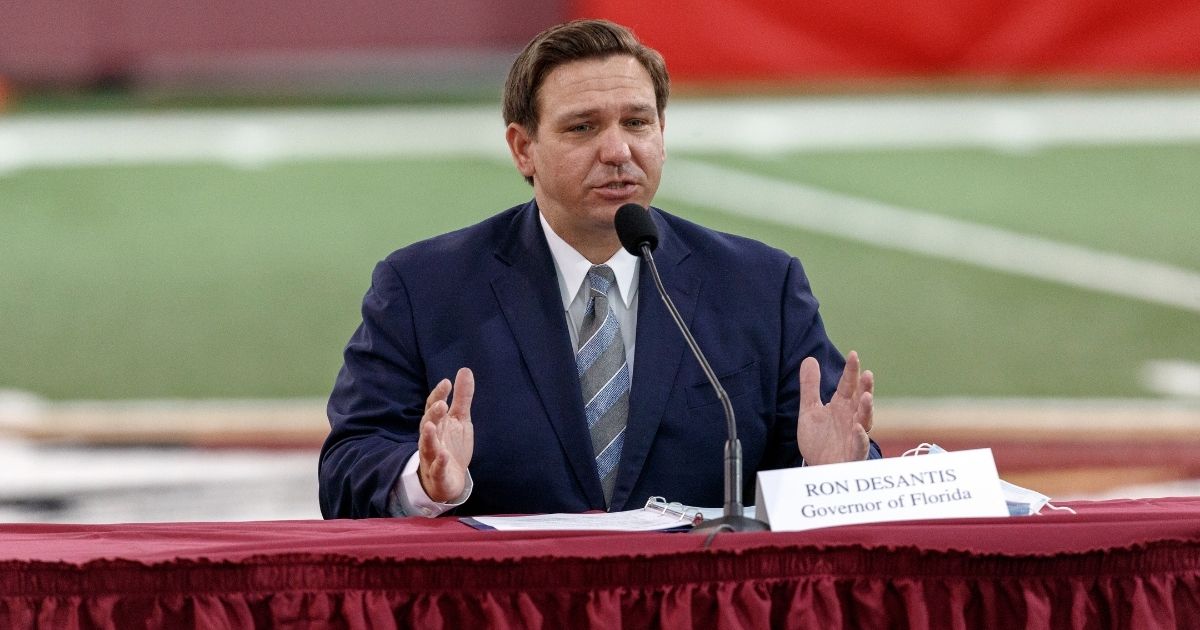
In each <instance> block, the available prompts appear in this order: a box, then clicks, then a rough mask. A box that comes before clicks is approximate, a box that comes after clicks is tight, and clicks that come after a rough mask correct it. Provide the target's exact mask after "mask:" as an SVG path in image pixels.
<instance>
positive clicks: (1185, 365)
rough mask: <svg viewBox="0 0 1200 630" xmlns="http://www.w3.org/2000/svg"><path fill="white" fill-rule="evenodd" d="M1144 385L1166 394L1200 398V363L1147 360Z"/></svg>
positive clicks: (1148, 388)
mask: <svg viewBox="0 0 1200 630" xmlns="http://www.w3.org/2000/svg"><path fill="white" fill-rule="evenodd" d="M1142 386H1144V387H1145V388H1146V389H1147V390H1148V391H1151V392H1154V393H1156V394H1162V395H1164V396H1177V397H1179V398H1192V399H1196V400H1200V363H1194V362H1192V361H1180V360H1166V359H1163V360H1159V361H1147V362H1146V363H1145V364H1144V365H1142Z"/></svg>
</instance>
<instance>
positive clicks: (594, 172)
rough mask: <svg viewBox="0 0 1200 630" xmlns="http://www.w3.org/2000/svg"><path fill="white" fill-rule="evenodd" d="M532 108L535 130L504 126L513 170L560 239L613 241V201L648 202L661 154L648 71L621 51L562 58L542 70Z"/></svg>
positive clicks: (594, 243)
mask: <svg viewBox="0 0 1200 630" xmlns="http://www.w3.org/2000/svg"><path fill="white" fill-rule="evenodd" d="M538 112H539V123H538V127H537V133H536V134H533V133H529V130H527V129H524V128H522V127H521V126H520V125H517V124H515V123H514V124H511V125H509V128H508V131H507V134H506V137H507V139H508V144H509V148H510V149H511V150H512V154H513V161H514V162H515V163H516V165H517V170H519V171H520V172H521V174H522V175H525V176H527V177H532V178H533V192H534V197H535V198H536V199H537V202H538V206H539V207H540V208H541V210H542V213H544V214H545V215H546V220H547V221H548V222H549V223H550V226H551V227H552V228H554V231H555V232H556V233H558V235H559V236H562V237H563V240H565V241H567V242H568V243H570V244H571V245H573V246H574V247H575V248H576V249H577V250H579V251H580V252H581V253H583V254H584V255H585V256H587V255H588V254H589V252H588V251H585V248H592V249H596V248H599V249H601V250H602V249H605V248H607V247H609V246H610V245H615V244H616V242H617V241H616V232H615V231H614V229H613V216H614V215H615V214H616V211H617V208H619V207H621V206H622V205H624V204H626V203H631V202H632V203H637V204H640V205H643V206H647V205H649V204H650V201H651V199H653V198H654V193H655V192H656V191H657V190H658V182H659V178H660V177H661V175H662V165H663V160H664V159H666V151H665V149H664V147H663V124H664V121H663V120H662V119H661V118H660V117H659V115H658V110H657V108H656V105H655V98H654V84H653V83H652V82H651V80H650V75H649V73H647V72H646V69H645V68H643V67H642V65H641V64H640V63H638V61H637V60H636V59H634V58H633V57H631V56H627V55H619V56H613V57H608V58H605V59H585V60H581V61H573V62H570V63H566V64H563V65H561V66H558V67H557V68H555V69H554V70H551V71H550V73H549V74H548V75H546V78H545V80H544V81H543V83H542V86H541V89H540V90H539V91H538ZM612 251H615V249H613V250H612ZM610 254H611V252H610Z"/></svg>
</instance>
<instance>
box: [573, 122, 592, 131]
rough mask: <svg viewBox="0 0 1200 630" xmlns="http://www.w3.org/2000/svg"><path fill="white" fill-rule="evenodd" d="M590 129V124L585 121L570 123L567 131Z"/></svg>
mask: <svg viewBox="0 0 1200 630" xmlns="http://www.w3.org/2000/svg"><path fill="white" fill-rule="evenodd" d="M591 130H592V126H591V125H589V124H587V123H579V124H578V125H572V126H571V127H569V128H568V129H567V131H576V132H585V131H591Z"/></svg>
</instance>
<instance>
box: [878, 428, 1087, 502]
mask: <svg viewBox="0 0 1200 630" xmlns="http://www.w3.org/2000/svg"><path fill="white" fill-rule="evenodd" d="M945 452H946V449H944V448H942V447H940V446H938V445H937V444H929V443H924V444H921V445H919V446H917V447H916V448H914V449H910V450H908V451H905V452H904V454H902V455H900V457H907V456H910V455H936V454H938V453H945ZM1000 489H1001V490H1002V491H1003V492H1004V502H1005V503H1006V504H1008V515H1009V516H1029V515H1031V514H1037V513H1038V512H1041V511H1042V508H1043V507H1049V508H1050V509H1052V510H1065V511H1067V512H1070V513H1072V514H1074V513H1075V510H1072V509H1071V508H1069V507H1058V506H1056V505H1053V504H1051V503H1050V497H1048V496H1046V495H1044V494H1042V493H1040V492H1035V491H1033V490H1030V489H1029V488H1022V487H1021V486H1018V485H1017V484H1015V483H1009V482H1007V481H1005V480H1003V479H1001V480H1000Z"/></svg>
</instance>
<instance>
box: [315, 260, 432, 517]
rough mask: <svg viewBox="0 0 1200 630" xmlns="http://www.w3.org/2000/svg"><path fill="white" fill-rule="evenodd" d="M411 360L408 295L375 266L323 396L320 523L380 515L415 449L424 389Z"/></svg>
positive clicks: (394, 277) (419, 368)
mask: <svg viewBox="0 0 1200 630" xmlns="http://www.w3.org/2000/svg"><path fill="white" fill-rule="evenodd" d="M419 356H420V355H419V353H418V352H417V339H416V335H415V334H414V327H413V317H412V306H411V303H410V301H409V296H408V292H407V290H406V288H405V286H404V283H403V281H402V279H401V278H400V276H399V274H397V273H396V270H395V269H393V268H392V266H391V263H389V262H388V261H384V262H381V263H379V264H378V265H376V267H375V271H374V273H373V274H372V278H371V288H370V289H369V290H368V291H367V294H366V297H365V298H364V299H363V305H362V324H361V325H360V326H359V327H358V330H356V331H355V333H354V335H353V336H352V337H351V338H350V341H349V343H347V345H346V349H345V353H344V360H345V362H344V364H343V366H342V369H341V371H340V372H339V373H338V376H337V381H336V383H335V384H334V388H333V393H332V395H331V396H330V398H329V408H328V414H329V423H330V433H329V437H328V438H327V439H326V441H325V444H324V446H323V447H322V450H321V460H320V467H319V480H320V491H319V497H320V503H321V513H322V514H323V515H324V516H325V518H346V517H349V518H362V517H370V516H386V515H387V504H388V492H389V491H390V490H391V489H392V487H393V486H395V484H396V480H397V479H398V477H399V475H400V472H401V470H402V469H403V467H404V463H405V462H406V461H407V459H408V458H409V457H410V456H412V455H413V454H414V453H415V452H416V450H417V436H418V427H419V425H420V421H421V416H422V413H423V411H424V401H425V399H426V398H427V397H428V395H429V391H430V385H429V384H428V383H426V382H425V380H426V379H425V378H424V374H425V369H424V367H423V365H421V359H420V358H419Z"/></svg>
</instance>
